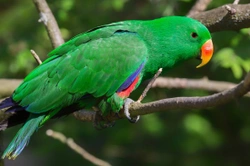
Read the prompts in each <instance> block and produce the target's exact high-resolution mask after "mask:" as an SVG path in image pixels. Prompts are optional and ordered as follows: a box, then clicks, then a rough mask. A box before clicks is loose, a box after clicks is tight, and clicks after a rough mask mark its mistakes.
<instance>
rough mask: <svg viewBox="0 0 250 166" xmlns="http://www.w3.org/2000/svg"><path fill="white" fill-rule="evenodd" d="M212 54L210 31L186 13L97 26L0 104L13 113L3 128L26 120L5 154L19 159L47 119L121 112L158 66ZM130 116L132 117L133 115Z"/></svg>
mask: <svg viewBox="0 0 250 166" xmlns="http://www.w3.org/2000/svg"><path fill="white" fill-rule="evenodd" d="M212 54H213V43H212V40H211V35H210V33H209V31H208V29H207V28H206V27H205V26H204V25H203V24H201V23H200V22H198V21H196V20H194V19H192V18H187V17H181V16H169V17H163V18H159V19H155V20H148V21H139V20H130V21H122V22H116V23H111V24H107V25H102V26H98V27H96V28H94V29H91V30H89V31H87V32H85V33H82V34H79V35H78V36H76V37H74V38H73V39H71V40H69V41H68V42H66V43H64V44H63V45H61V46H59V47H58V48H56V49H54V50H53V51H51V52H50V53H49V54H48V56H49V58H48V59H47V60H45V61H44V62H43V63H42V64H41V65H39V66H38V67H37V68H35V69H34V70H33V71H32V72H31V73H30V74H29V75H28V76H27V77H26V78H25V79H24V80H23V82H22V83H21V85H20V86H19V87H18V88H17V89H16V90H15V91H14V92H13V94H12V96H10V97H9V98H7V99H5V100H4V101H3V102H2V103H0V109H4V110H5V113H12V116H10V117H9V118H8V119H6V120H5V121H2V122H0V129H1V130H4V129H6V128H8V127H11V126H15V125H17V124H21V123H24V124H23V126H22V128H21V129H20V130H19V131H18V133H17V134H16V136H15V137H14V139H13V140H12V142H11V143H10V144H9V146H8V147H7V149H6V150H5V152H4V153H3V155H2V158H5V157H7V158H9V159H15V158H16V157H17V156H18V155H19V154H20V153H21V152H22V150H23V149H24V147H25V146H26V145H27V144H28V142H29V139H30V137H31V135H32V134H33V133H34V132H35V131H36V130H37V129H39V128H40V127H41V126H42V125H43V124H44V123H45V122H46V121H47V120H49V119H50V118H53V117H60V116H64V115H67V114H70V113H72V112H74V111H77V110H79V109H81V108H91V107H93V106H95V107H97V108H98V109H99V110H100V111H101V112H102V114H103V115H106V114H108V113H109V112H110V111H113V112H118V111H119V110H120V109H121V108H122V107H123V105H124V101H125V100H126V99H127V98H128V97H129V95H130V93H131V92H132V91H133V90H135V89H136V88H137V87H138V85H139V84H140V83H141V81H142V80H144V79H146V78H150V77H152V75H154V74H155V73H156V72H157V70H158V69H159V68H163V69H164V70H166V69H171V68H173V67H175V66H176V65H177V64H179V63H181V62H183V61H186V60H188V59H192V58H197V57H198V59H200V60H201V63H200V65H198V66H197V67H201V66H203V65H205V64H206V63H208V61H209V60H210V59H211V57H212ZM126 115H127V117H128V119H131V118H130V117H129V114H127V110H126Z"/></svg>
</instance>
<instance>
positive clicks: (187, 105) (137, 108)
mask: <svg viewBox="0 0 250 166" xmlns="http://www.w3.org/2000/svg"><path fill="white" fill-rule="evenodd" d="M249 90H250V73H248V74H247V76H246V77H245V79H244V80H243V81H242V82H241V83H239V84H238V85H237V86H236V87H234V88H232V89H229V90H226V91H223V92H220V93H216V94H213V95H209V96H204V97H176V98H169V99H163V100H158V101H154V102H149V103H145V104H141V103H137V102H135V103H133V104H132V105H131V106H130V108H129V110H130V114H131V116H137V115H146V114H151V113H155V112H162V111H168V110H175V109H185V110H186V109H201V108H210V107H215V106H218V105H222V104H225V103H227V102H230V101H232V100H234V99H238V98H240V97H242V96H243V95H244V94H246V93H247V92H248V91H249ZM74 116H75V117H76V118H77V119H79V120H82V121H93V120H94V117H95V112H93V111H86V110H83V111H78V112H75V113H74ZM119 117H121V118H125V115H124V113H123V111H120V114H119ZM119 117H118V116H117V115H109V116H106V117H103V120H104V121H114V120H117V119H119Z"/></svg>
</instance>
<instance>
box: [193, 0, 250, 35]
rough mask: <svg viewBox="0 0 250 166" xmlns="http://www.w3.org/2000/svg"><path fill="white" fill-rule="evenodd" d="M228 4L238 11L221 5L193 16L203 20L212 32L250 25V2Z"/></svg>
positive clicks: (237, 28) (238, 28)
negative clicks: (232, 11) (229, 9)
mask: <svg viewBox="0 0 250 166" xmlns="http://www.w3.org/2000/svg"><path fill="white" fill-rule="evenodd" d="M227 6H228V7H230V8H232V9H235V11H236V13H234V14H232V13H230V12H229V11H228V9H226V7H225V6H221V7H218V8H215V9H212V10H209V11H205V12H201V13H199V14H197V15H193V16H192V18H194V19H197V20H199V21H201V22H202V23H203V24H204V25H206V26H207V27H208V29H209V30H210V31H211V32H218V31H225V30H240V29H242V28H248V27H250V4H244V5H234V4H228V5H227Z"/></svg>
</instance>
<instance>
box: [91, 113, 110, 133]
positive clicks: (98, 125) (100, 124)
mask: <svg viewBox="0 0 250 166" xmlns="http://www.w3.org/2000/svg"><path fill="white" fill-rule="evenodd" d="M93 125H94V128H95V129H97V130H102V129H106V128H109V127H113V126H114V125H115V121H112V122H110V121H109V122H105V121H103V117H102V115H100V112H99V111H98V112H96V114H95V119H94V121H93Z"/></svg>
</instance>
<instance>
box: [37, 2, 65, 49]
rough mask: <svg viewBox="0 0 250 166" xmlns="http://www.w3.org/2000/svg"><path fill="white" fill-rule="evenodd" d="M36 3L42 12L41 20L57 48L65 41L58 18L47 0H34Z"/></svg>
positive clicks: (54, 46) (40, 12)
mask: <svg viewBox="0 0 250 166" xmlns="http://www.w3.org/2000/svg"><path fill="white" fill-rule="evenodd" d="M33 1H34V4H35V6H36V8H37V10H38V12H39V14H40V19H39V20H38V21H39V22H42V23H43V24H44V25H45V27H46V30H47V32H48V35H49V38H50V41H51V44H52V46H53V48H56V47H58V46H60V45H61V44H63V43H64V40H63V38H62V35H61V32H60V29H59V27H58V24H57V22H56V19H55V17H54V15H53V13H52V12H51V10H50V8H49V6H48V4H47V2H46V0H33Z"/></svg>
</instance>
